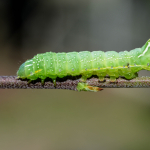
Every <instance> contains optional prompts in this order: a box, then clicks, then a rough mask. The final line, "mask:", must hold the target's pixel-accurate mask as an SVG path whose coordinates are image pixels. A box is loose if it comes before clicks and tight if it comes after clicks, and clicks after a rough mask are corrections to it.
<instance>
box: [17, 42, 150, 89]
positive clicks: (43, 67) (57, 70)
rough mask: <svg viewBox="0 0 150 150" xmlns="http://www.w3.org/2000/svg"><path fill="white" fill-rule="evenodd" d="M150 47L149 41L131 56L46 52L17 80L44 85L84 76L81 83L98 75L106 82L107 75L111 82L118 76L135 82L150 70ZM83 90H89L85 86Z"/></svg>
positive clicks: (29, 62)
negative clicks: (57, 80) (141, 74)
mask: <svg viewBox="0 0 150 150" xmlns="http://www.w3.org/2000/svg"><path fill="white" fill-rule="evenodd" d="M149 47H150V40H148V41H147V42H146V44H145V45H144V46H143V47H142V48H136V49H134V50H131V51H129V52H128V51H123V52H119V53H117V52H115V51H108V52H103V51H93V52H89V51H81V52H69V53H54V52H46V53H43V54H37V55H36V56H34V57H33V58H32V59H30V60H27V61H26V62H25V63H23V64H22V65H21V66H20V68H19V70H18V72H17V75H18V78H22V79H25V78H27V79H29V80H36V79H37V78H41V80H42V82H44V80H45V79H46V78H47V77H49V78H51V79H52V80H53V81H54V82H56V78H57V77H59V78H63V77H64V76H67V75H72V76H77V75H82V78H81V79H82V81H86V79H87V78H89V77H91V76H92V75H97V76H98V78H99V79H100V81H103V80H104V77H105V76H106V75H109V76H110V80H111V81H112V82H113V81H115V80H116V78H118V77H119V76H123V77H125V78H126V79H132V78H135V77H137V76H138V74H137V72H138V71H139V70H142V69H145V70H150V48H149ZM81 85H82V86H83V85H85V84H81ZM84 88H86V85H85V86H84ZM77 89H78V90H83V87H82V88H81V86H78V87H77Z"/></svg>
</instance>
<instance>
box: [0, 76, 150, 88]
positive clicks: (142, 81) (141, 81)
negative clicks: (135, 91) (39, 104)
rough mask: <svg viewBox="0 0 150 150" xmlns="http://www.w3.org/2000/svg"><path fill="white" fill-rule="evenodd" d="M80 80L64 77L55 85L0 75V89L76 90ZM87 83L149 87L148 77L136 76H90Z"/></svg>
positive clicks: (93, 84)
mask: <svg viewBox="0 0 150 150" xmlns="http://www.w3.org/2000/svg"><path fill="white" fill-rule="evenodd" d="M78 82H81V81H80V79H65V80H64V81H57V82H56V86H54V84H53V82H51V81H45V84H44V85H42V84H41V82H40V80H37V81H36V82H35V83H33V82H31V83H29V84H28V81H27V80H20V79H17V78H16V76H0V89H68V90H77V89H76V87H77V84H78ZM87 83H88V84H89V85H91V86H97V87H100V88H145V87H146V88H148V87H150V77H137V78H135V79H132V80H126V79H123V78H119V79H117V80H116V82H114V83H112V82H110V79H109V78H106V80H105V81H104V82H100V81H99V80H98V78H90V79H88V80H87Z"/></svg>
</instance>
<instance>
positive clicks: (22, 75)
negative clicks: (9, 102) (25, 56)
mask: <svg viewBox="0 0 150 150" xmlns="http://www.w3.org/2000/svg"><path fill="white" fill-rule="evenodd" d="M17 76H18V78H22V79H23V78H25V63H23V64H22V65H21V66H20V67H19V70H18V71H17Z"/></svg>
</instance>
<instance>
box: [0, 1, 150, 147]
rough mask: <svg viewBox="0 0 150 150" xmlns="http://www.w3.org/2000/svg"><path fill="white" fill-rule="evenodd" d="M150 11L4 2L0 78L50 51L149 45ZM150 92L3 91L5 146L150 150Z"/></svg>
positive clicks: (116, 5)
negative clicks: (147, 43)
mask: <svg viewBox="0 0 150 150" xmlns="http://www.w3.org/2000/svg"><path fill="white" fill-rule="evenodd" d="M149 8H150V1H149V0H142V1H140V0H128V1H126V0H121V1H120V0H99V1H98V0H62V1H60V0H48V1H46V0H32V1H31V0H24V1H19V0H5V1H3V0H1V1H0V75H16V72H17V70H18V68H19V66H20V65H21V64H22V63H23V62H24V61H26V60H27V59H30V58H32V57H33V56H34V55H36V54H37V53H44V52H47V51H53V52H72V51H84V50H88V51H94V50H103V51H110V50H115V51H118V52H119V51H124V50H132V49H134V48H137V47H142V46H143V45H144V44H145V42H146V41H147V40H148V39H149V38H150V19H149V16H150V9H149ZM143 75H144V76H150V72H148V71H140V72H139V76H143ZM149 93H150V89H144V88H143V89H104V90H103V91H102V92H97V93H93V92H75V91H69V90H68V91H67V90H31V89H30V90H0V149H2V150H10V149H11V150H26V149H32V150H70V149H71V150H80V149H82V150H84V149H85V150H91V149H92V150H99V149H101V150H112V149H115V150H120V149H122V150H127V149H132V150H133V149H136V150H141V149H144V150H147V149H150V138H149V135H150V94H149Z"/></svg>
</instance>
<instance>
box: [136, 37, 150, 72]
mask: <svg viewBox="0 0 150 150" xmlns="http://www.w3.org/2000/svg"><path fill="white" fill-rule="evenodd" d="M141 50H142V53H141V54H140V55H139V56H138V59H140V61H141V65H142V66H143V69H146V70H150V39H149V40H148V41H147V42H146V44H145V45H144V46H143V47H142V48H141Z"/></svg>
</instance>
